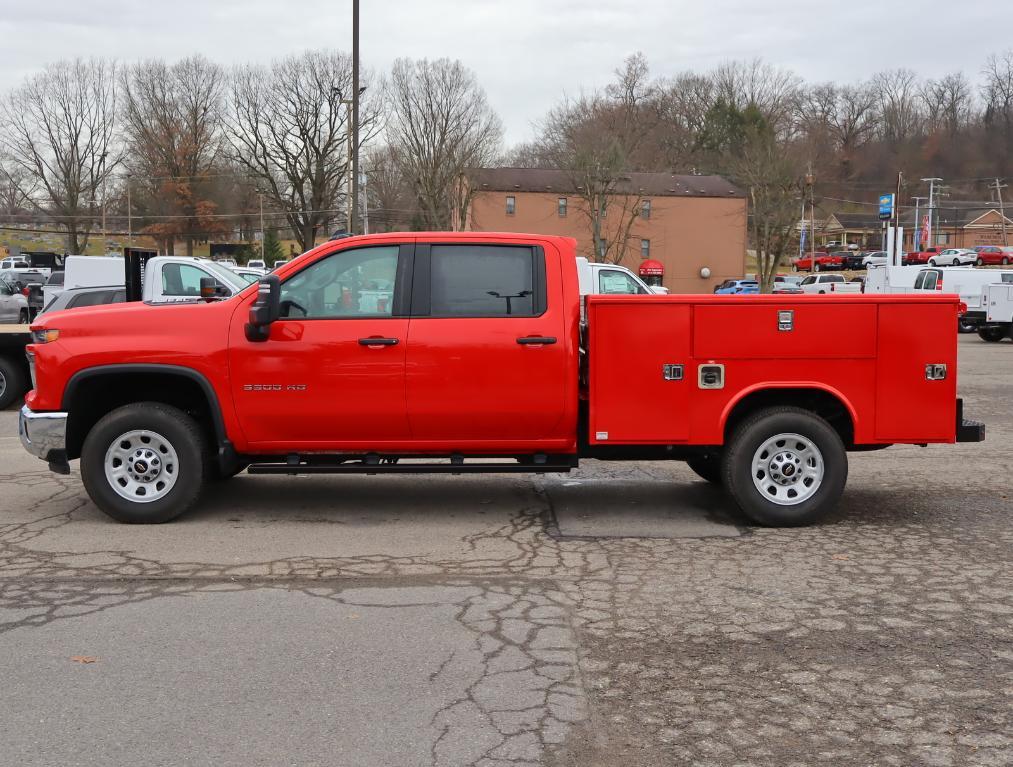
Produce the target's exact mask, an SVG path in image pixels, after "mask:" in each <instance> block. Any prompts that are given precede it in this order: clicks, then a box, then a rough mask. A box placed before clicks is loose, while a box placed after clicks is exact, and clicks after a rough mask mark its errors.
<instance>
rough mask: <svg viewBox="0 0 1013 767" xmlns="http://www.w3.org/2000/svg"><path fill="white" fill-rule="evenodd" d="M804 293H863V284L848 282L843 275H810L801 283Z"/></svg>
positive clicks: (821, 273) (823, 273) (822, 273)
mask: <svg viewBox="0 0 1013 767" xmlns="http://www.w3.org/2000/svg"><path fill="white" fill-rule="evenodd" d="M799 287H800V288H802V292H803V293H817V294H818V293H826V294H832V293H861V292H862V283H860V282H848V281H847V280H846V279H844V275H843V274H827V273H826V272H820V273H819V274H810V275H809V276H808V277H806V278H805V279H804V280H802V282H801V283H799Z"/></svg>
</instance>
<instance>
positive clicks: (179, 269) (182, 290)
mask: <svg viewBox="0 0 1013 767" xmlns="http://www.w3.org/2000/svg"><path fill="white" fill-rule="evenodd" d="M208 276H209V275H208V273H207V272H205V271H204V270H203V269H199V268H197V267H196V266H192V265H191V264H165V265H163V266H162V295H165V296H183V297H186V298H200V281H201V278H202V277H208ZM216 282H217V280H216Z"/></svg>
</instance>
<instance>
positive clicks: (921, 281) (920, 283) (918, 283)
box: [914, 272, 927, 290]
mask: <svg viewBox="0 0 1013 767" xmlns="http://www.w3.org/2000/svg"><path fill="white" fill-rule="evenodd" d="M926 274H927V272H919V273H918V276H917V277H915V284H914V289H915V290H921V289H922V288H923V287H924V286H925V275H926Z"/></svg>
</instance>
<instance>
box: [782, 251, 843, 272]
mask: <svg viewBox="0 0 1013 767" xmlns="http://www.w3.org/2000/svg"><path fill="white" fill-rule="evenodd" d="M843 268H844V256H843V255H842V254H840V253H820V252H817V253H807V254H806V255H804V256H800V257H799V258H796V259H795V261H794V262H793V263H792V269H793V270H794V271H796V272H826V271H829V270H832V269H837V270H840V269H843Z"/></svg>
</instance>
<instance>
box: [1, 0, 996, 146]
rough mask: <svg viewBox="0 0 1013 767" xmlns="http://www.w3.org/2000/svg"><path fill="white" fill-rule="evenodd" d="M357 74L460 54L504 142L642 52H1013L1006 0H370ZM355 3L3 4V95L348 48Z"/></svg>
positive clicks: (870, 62) (842, 64)
mask: <svg viewBox="0 0 1013 767" xmlns="http://www.w3.org/2000/svg"><path fill="white" fill-rule="evenodd" d="M361 5H362V19H361V32H360V34H361V50H362V60H363V65H364V66H368V67H373V68H376V69H385V68H387V67H388V66H389V65H390V63H391V62H392V61H393V60H394V59H395V58H397V57H399V56H409V57H413V58H421V57H429V58H438V57H442V56H446V57H449V58H457V59H461V60H462V61H463V62H464V63H465V64H466V65H467V66H469V67H470V68H471V69H473V70H475V72H476V73H477V74H478V78H479V80H480V81H481V82H482V84H483V85H484V86H485V88H486V91H487V92H488V95H489V99H490V101H491V103H492V105H493V107H494V108H495V109H496V110H497V111H498V112H499V114H500V116H501V117H502V118H503V122H504V124H505V127H506V139H507V142H508V144H514V143H517V142H520V141H523V140H525V139H527V138H529V137H530V136H531V134H532V131H533V128H532V123H533V122H534V121H536V120H538V119H539V118H540V117H541V115H543V114H544V113H545V111H546V110H547V109H548V108H549V107H551V106H552V105H553V103H555V102H556V101H557V100H559V99H560V98H561V97H562V96H564V95H567V94H569V95H574V94H577V93H579V92H580V90H581V89H585V90H589V89H593V88H595V87H598V86H600V85H602V84H603V83H605V82H607V81H608V79H609V78H610V76H611V73H612V70H614V69H615V68H616V66H618V65H619V64H620V63H621V61H622V60H623V58H624V57H625V56H627V55H628V54H630V53H633V52H635V51H638V50H639V51H643V52H644V54H645V55H646V56H647V59H648V61H649V62H650V65H651V68H652V71H653V73H654V74H656V75H673V74H675V73H677V72H680V71H682V70H686V69H696V70H706V69H709V68H711V67H713V66H714V65H716V64H718V63H720V62H721V61H724V60H727V59H749V58H753V57H756V56H760V57H763V58H764V59H765V60H767V61H769V62H771V63H773V64H776V65H778V66H782V67H787V68H789V69H792V70H793V71H795V72H796V73H798V74H799V75H801V76H803V77H805V78H806V79H807V80H811V81H816V80H826V79H837V80H848V81H854V80H857V79H860V78H862V77H865V76H867V75H869V74H871V73H872V72H875V71H878V70H882V69H892V68H896V67H907V68H910V69H913V70H915V71H916V72H918V73H919V74H920V75H922V76H924V77H936V76H939V75H941V74H944V73H946V72H949V71H953V70H956V69H960V70H963V71H964V72H965V73H967V74H968V76H970V77H971V78H972V80H977V78H978V73H979V71H980V69H981V66H982V63H983V62H984V59H985V57H986V56H987V55H988V54H989V53H992V52H1001V51H1004V50H1006V49H1008V48H1010V47H1013V0H961V1H960V2H953V1H952V0H921V2H919V3H917V4H916V3H912V2H909V1H908V0H900V1H899V2H898V1H896V0H895V1H894V2H887V1H886V0H851V1H850V2H839V1H838V0H692V1H689V0H611V1H610V2H604V1H596V0H582V1H578V0H512V1H511V2H507V1H505V0H503V1H501V0H470V1H469V0H362V3H361ZM351 6H352V3H351V0H328V1H327V2H324V1H323V0H171V1H170V0H42V1H33V0H0V41H2V53H0V90H4V91H6V90H8V89H10V88H11V87H13V86H15V85H16V84H17V83H18V82H19V81H20V80H21V79H22V78H23V77H24V76H25V75H26V74H28V73H30V72H32V71H34V70H35V69H38V68H40V67H41V66H42V65H44V64H45V63H46V62H48V61H53V60H56V59H59V58H67V57H74V56H93V55H94V56H108V57H115V58H118V59H121V60H134V59H138V58H144V57H150V56H157V57H164V58H166V59H176V58H182V57H183V56H187V55H190V54H193V53H203V54H205V55H206V56H208V57H209V58H211V59H214V60H216V61H219V62H221V63H226V64H228V63H233V62H238V61H251V60H260V61H269V60H270V59H271V58H276V57H280V56H284V55H287V54H290V53H295V52H299V51H303V50H306V49H309V48H326V47H332V48H341V49H344V50H350V49H351Z"/></svg>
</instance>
